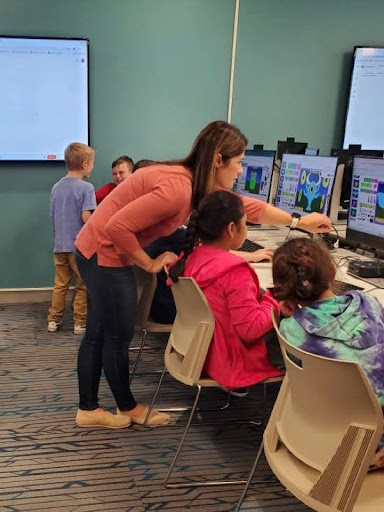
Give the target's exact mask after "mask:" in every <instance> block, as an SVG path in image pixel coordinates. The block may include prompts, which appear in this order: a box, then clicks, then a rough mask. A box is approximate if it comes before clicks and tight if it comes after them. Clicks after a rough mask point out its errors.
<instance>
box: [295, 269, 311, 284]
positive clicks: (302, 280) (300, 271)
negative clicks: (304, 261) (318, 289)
mask: <svg viewBox="0 0 384 512" xmlns="http://www.w3.org/2000/svg"><path fill="white" fill-rule="evenodd" d="M297 277H298V278H299V281H300V284H301V286H302V287H303V288H306V287H307V286H309V281H308V279H307V278H306V276H305V270H304V269H303V268H302V267H298V268H297Z"/></svg>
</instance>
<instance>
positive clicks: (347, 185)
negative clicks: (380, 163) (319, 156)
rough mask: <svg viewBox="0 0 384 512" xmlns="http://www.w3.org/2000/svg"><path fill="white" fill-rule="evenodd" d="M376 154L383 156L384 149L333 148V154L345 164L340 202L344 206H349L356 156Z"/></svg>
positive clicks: (339, 161) (340, 162)
mask: <svg viewBox="0 0 384 512" xmlns="http://www.w3.org/2000/svg"><path fill="white" fill-rule="evenodd" d="M358 155H360V156H376V157H379V158H382V157H383V156H384V153H383V151H378V150H372V149H370V150H366V149H361V148H360V146H355V147H350V148H348V149H338V148H332V149H331V156H336V157H337V159H338V163H339V164H344V165H345V169H344V174H343V183H342V186H341V194H340V204H341V206H342V207H343V208H347V209H348V208H349V200H350V194H351V179H352V166H353V157H354V156H358Z"/></svg>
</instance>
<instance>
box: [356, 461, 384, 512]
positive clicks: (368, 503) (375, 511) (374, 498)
mask: <svg viewBox="0 0 384 512" xmlns="http://www.w3.org/2000/svg"><path fill="white" fill-rule="evenodd" d="M381 510H384V470H382V469H381V470H379V471H373V472H372V473H368V475H367V477H366V478H365V480H364V483H363V485H362V487H361V489H360V493H359V496H358V498H357V500H356V503H355V506H354V508H353V512H379V511H381Z"/></svg>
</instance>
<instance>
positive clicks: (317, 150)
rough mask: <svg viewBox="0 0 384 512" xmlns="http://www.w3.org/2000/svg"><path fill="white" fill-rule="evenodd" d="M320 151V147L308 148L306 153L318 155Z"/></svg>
mask: <svg viewBox="0 0 384 512" xmlns="http://www.w3.org/2000/svg"><path fill="white" fill-rule="evenodd" d="M319 151H320V150H319V148H307V149H306V150H305V152H304V155H309V156H317V155H318V154H319Z"/></svg>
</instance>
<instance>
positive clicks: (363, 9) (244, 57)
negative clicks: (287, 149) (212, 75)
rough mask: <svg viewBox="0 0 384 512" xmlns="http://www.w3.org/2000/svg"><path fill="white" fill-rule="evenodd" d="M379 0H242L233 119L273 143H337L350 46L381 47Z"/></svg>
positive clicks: (258, 139)
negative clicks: (291, 139) (290, 137)
mask: <svg viewBox="0 0 384 512" xmlns="http://www.w3.org/2000/svg"><path fill="white" fill-rule="evenodd" d="M383 20H384V2H383V1H382V0H364V1H361V0H321V1H318V0H240V19H239V36H238V54H237V61H236V64H237V65H236V80H235V94H234V105H233V116H232V121H233V122H234V123H236V124H238V125H239V126H240V127H241V128H242V130H243V131H244V132H245V133H246V134H247V136H248V138H249V140H250V142H251V143H252V145H253V143H264V147H266V148H268V149H273V148H275V147H276V141H277V140H278V139H285V138H286V137H287V136H294V137H295V138H296V139H297V140H300V141H301V140H303V141H308V142H309V144H310V146H311V147H319V148H320V150H321V153H322V154H324V155H329V150H330V148H331V147H335V146H339V145H340V144H342V137H343V130H344V116H345V107H346V102H347V94H348V90H349V79H350V66H351V62H352V51H353V47H354V46H359V45H362V46H363V45H373V46H374V45H377V46H384V29H383Z"/></svg>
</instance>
